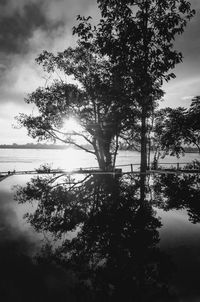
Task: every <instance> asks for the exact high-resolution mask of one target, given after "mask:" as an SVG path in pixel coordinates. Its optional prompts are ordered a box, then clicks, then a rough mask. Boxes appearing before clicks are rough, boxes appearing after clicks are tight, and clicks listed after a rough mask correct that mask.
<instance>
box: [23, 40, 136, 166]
mask: <svg viewBox="0 0 200 302" xmlns="http://www.w3.org/2000/svg"><path fill="white" fill-rule="evenodd" d="M37 62H38V63H39V64H41V65H42V66H43V68H44V70H45V71H47V72H48V73H50V74H51V73H56V72H57V70H59V71H60V72H62V73H64V74H65V75H66V76H73V78H74V80H75V81H76V83H77V84H69V83H66V82H64V81H63V80H56V81H55V80H54V81H53V82H51V83H50V85H47V86H46V87H43V88H41V87H40V88H38V89H37V90H36V91H35V92H33V93H32V94H30V95H29V96H28V98H27V99H26V102H27V103H32V104H34V105H36V107H37V109H38V111H39V115H38V116H33V115H30V116H28V115H25V114H21V115H20V116H19V117H18V121H19V123H20V124H21V125H23V126H25V127H26V128H27V129H28V134H29V135H30V136H32V137H33V138H37V139H38V140H49V139H53V140H54V141H56V140H60V141H62V142H64V143H69V144H73V145H75V146H78V147H80V148H81V149H84V150H85V151H87V152H89V153H92V154H94V155H96V157H97V161H98V164H99V166H100V168H102V169H107V168H111V166H112V165H114V163H115V157H116V154H117V149H118V138H119V136H120V135H122V134H123V133H124V132H125V131H126V130H127V128H128V125H129V123H130V120H132V121H134V119H136V117H134V105H133V104H132V105H130V106H129V107H127V102H126V100H127V95H126V93H125V92H124V89H123V87H122V85H121V84H120V81H119V79H115V73H114V72H115V71H114V70H113V69H112V63H111V62H110V61H109V60H108V59H107V58H105V57H103V56H102V55H101V54H100V53H99V51H98V49H96V48H94V47H92V46H91V48H90V49H85V48H84V47H83V45H78V46H77V47H75V48H68V49H67V50H65V51H64V52H62V53H58V54H57V55H53V54H52V53H48V52H47V51H44V52H43V53H42V54H41V55H40V56H39V57H38V58H37ZM70 117H74V118H75V119H76V120H77V122H78V123H79V124H80V126H81V128H80V129H79V130H76V129H74V130H71V131H68V130H67V129H63V126H64V122H65V121H66V119H68V118H70ZM74 137H75V138H77V137H78V138H81V139H82V140H83V141H85V142H86V143H87V144H89V145H90V148H86V147H84V146H83V145H81V143H80V139H79V140H78V139H74Z"/></svg>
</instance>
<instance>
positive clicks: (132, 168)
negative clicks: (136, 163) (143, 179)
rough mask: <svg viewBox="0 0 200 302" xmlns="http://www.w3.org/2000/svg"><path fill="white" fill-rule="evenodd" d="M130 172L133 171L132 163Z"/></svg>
mask: <svg viewBox="0 0 200 302" xmlns="http://www.w3.org/2000/svg"><path fill="white" fill-rule="evenodd" d="M131 173H133V164H131Z"/></svg>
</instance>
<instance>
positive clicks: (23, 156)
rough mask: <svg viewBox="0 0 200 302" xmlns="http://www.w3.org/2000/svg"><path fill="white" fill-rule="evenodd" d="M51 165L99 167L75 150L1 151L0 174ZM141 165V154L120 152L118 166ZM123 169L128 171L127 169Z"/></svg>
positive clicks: (90, 157)
mask: <svg viewBox="0 0 200 302" xmlns="http://www.w3.org/2000/svg"><path fill="white" fill-rule="evenodd" d="M195 159H200V156H199V155H198V153H187V154H185V156H183V157H180V158H179V159H177V158H176V157H172V156H167V157H165V158H164V159H160V163H163V162H165V163H176V162H180V163H184V162H191V161H192V160H195ZM44 163H48V164H51V165H52V167H53V168H63V169H67V170H73V169H75V168H80V167H97V161H96V159H95V157H94V156H93V155H92V154H89V153H86V152H84V151H80V150H75V149H71V148H69V149H66V150H50V149H48V150H41V149H0V172H2V171H8V170H10V171H13V170H14V169H15V170H33V169H35V168H38V167H39V166H40V165H41V164H44ZM131 163H132V164H139V163H140V154H139V153H138V152H132V151H119V154H118V157H117V161H116V164H117V165H130V164H131ZM123 169H126V168H125V167H124V168H123Z"/></svg>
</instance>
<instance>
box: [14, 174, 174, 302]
mask: <svg viewBox="0 0 200 302" xmlns="http://www.w3.org/2000/svg"><path fill="white" fill-rule="evenodd" d="M139 183H140V182H139V181H138V180H137V179H136V180H133V179H132V180H131V179H129V178H124V177H113V176H112V175H93V176H92V175H87V176H85V177H84V178H82V179H79V180H74V179H73V180H72V179H70V178H69V177H68V178H65V177H64V176H63V177H61V176H57V177H56V176H54V177H50V178H49V177H43V178H41V177H38V178H36V179H33V180H32V181H31V182H29V183H28V184H27V186H26V187H25V188H18V193H17V199H18V201H19V202H21V203H24V202H27V201H29V202H34V203H37V209H36V211H35V212H34V213H32V214H30V213H29V214H27V216H26V217H27V219H28V220H29V222H30V223H31V224H32V225H33V226H34V228H35V229H36V230H37V231H48V232H50V233H51V234H53V235H54V237H55V238H57V239H58V242H59V245H57V247H55V246H54V247H53V243H52V246H51V247H49V246H47V248H46V249H44V250H43V253H42V254H41V255H40V256H39V257H38V261H39V263H45V262H47V263H48V261H51V260H53V261H54V263H55V262H56V263H57V265H60V266H62V268H65V269H66V271H68V272H71V275H73V278H74V280H75V281H74V289H73V296H74V297H75V301H122V299H124V300H125V301H171V298H170V295H169V290H168V285H167V284H168V278H169V276H170V273H171V272H170V261H169V259H168V257H167V256H166V255H165V254H164V253H163V252H161V251H160V250H159V248H158V246H157V244H158V242H159V233H158V230H159V228H160V227H161V222H160V220H159V219H158V218H157V217H156V213H155V211H154V210H153V208H152V206H151V204H150V202H149V201H146V200H145V199H144V200H141V199H140V188H139ZM69 234H70V236H69ZM76 299H77V300H76ZM173 301H174V300H173Z"/></svg>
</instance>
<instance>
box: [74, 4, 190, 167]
mask: <svg viewBox="0 0 200 302" xmlns="http://www.w3.org/2000/svg"><path fill="white" fill-rule="evenodd" d="M98 3H99V7H100V10H101V14H102V19H101V21H100V24H99V31H98V33H97V41H98V44H99V45H100V49H101V52H102V53H103V54H106V55H107V56H109V57H110V58H111V60H112V62H114V63H115V65H116V68H117V70H118V73H119V74H121V75H122V77H124V78H126V89H127V91H128V92H129V95H130V96H132V97H133V98H134V100H135V102H136V104H137V106H138V109H139V110H140V119H141V128H140V144H141V171H145V170H146V166H147V144H148V139H147V134H148V126H147V123H148V121H147V119H148V118H149V117H150V116H151V115H152V112H153V111H154V108H155V102H156V101H158V100H159V99H161V98H162V96H163V90H162V83H163V81H164V80H165V81H169V80H170V79H172V78H174V77H175V74H174V73H173V72H172V71H171V70H172V69H173V68H174V67H175V65H176V64H178V63H180V62H181V61H182V54H181V53H180V52H177V51H176V50H174V48H173V41H174V39H175V37H176V35H179V34H182V33H183V31H184V28H185V26H186V24H187V21H188V20H190V19H191V18H192V16H193V15H194V13H195V12H194V10H192V9H191V5H190V3H189V2H188V1H185V0H176V1H175V0H172V1H168V0H164V1H155V0H151V1H149V0H145V1H137V0H126V1H123V0H118V1H112V0H108V1H103V0H98ZM81 26H82V24H81ZM86 28H87V27H84V30H85V29H86ZM78 30H79V32H81V29H80V28H78ZM89 31H90V30H89Z"/></svg>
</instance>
